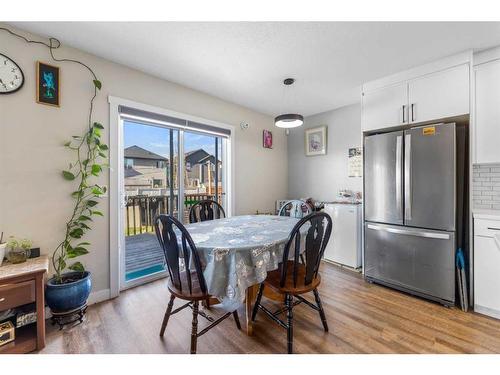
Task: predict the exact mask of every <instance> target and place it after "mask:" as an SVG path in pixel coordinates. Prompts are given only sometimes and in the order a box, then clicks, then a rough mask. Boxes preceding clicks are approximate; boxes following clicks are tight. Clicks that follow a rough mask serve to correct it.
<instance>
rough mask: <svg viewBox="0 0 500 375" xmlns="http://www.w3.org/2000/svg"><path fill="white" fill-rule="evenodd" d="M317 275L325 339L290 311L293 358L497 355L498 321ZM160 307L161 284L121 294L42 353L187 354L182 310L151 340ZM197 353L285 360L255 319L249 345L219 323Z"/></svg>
mask: <svg viewBox="0 0 500 375" xmlns="http://www.w3.org/2000/svg"><path fill="white" fill-rule="evenodd" d="M321 275H322V283H321V286H320V289H319V290H320V294H321V297H322V302H323V305H324V307H325V312H326V316H327V319H328V325H329V327H330V332H328V333H325V332H323V328H322V326H321V320H320V318H319V316H318V313H317V312H316V311H314V310H312V309H311V308H309V307H307V306H305V305H303V304H301V305H299V306H297V307H296V308H295V309H294V336H295V337H294V351H295V352H296V353H492V352H493V353H500V320H495V319H492V318H488V317H485V316H482V315H479V314H475V313H464V312H462V311H460V310H459V309H456V308H452V309H448V308H445V307H443V306H441V305H439V304H435V303H431V302H427V301H425V300H422V299H418V298H415V297H412V296H409V295H406V294H403V293H400V292H396V291H393V290H391V289H388V288H384V287H382V286H378V285H375V284H369V283H367V282H365V281H364V280H363V279H362V277H361V276H360V275H358V274H355V273H353V272H350V271H346V270H341V269H340V268H338V267H336V266H333V265H330V264H324V265H322V268H321ZM311 297H312V296H311ZM311 297H310V298H311ZM167 303H168V291H167V287H166V280H160V281H155V282H153V283H150V284H148V285H144V286H140V287H137V288H134V289H129V290H127V291H125V292H123V293H122V294H121V295H120V297H119V298H117V299H114V300H112V301H107V302H103V303H101V304H98V305H95V306H91V307H90V308H89V310H88V316H87V321H86V322H85V323H84V324H82V325H79V326H76V327H73V328H71V329H67V330H63V331H58V330H57V329H56V328H54V327H51V326H50V325H49V324H48V327H47V346H46V348H45V349H44V350H43V351H42V353H186V354H187V353H189V345H190V332H191V331H190V330H191V310H190V309H185V310H183V311H181V312H180V313H178V314H176V315H174V316H173V317H172V318H171V319H170V321H169V324H168V327H167V330H166V332H165V337H164V338H163V340H162V339H161V338H160V337H159V331H160V326H161V322H162V319H163V314H164V312H165V309H166V306H167ZM263 303H264V304H267V305H268V306H269V305H271V304H272V302H270V301H269V300H265V299H263ZM179 305H180V302H176V306H179ZM243 314H244V311H243V308H242V309H241V311H240V317H243V316H244V315H243ZM204 324H206V322H205V321H204V319H203V318H200V325H202V326H203V325H204ZM198 353H286V331H285V330H284V329H282V328H280V327H279V326H277V325H276V324H275V323H273V322H271V321H270V319H268V318H267V317H266V316H265V315H264V314H259V315H258V316H257V321H256V323H255V325H254V334H253V336H251V337H249V336H247V335H246V334H245V333H244V332H243V331H238V330H237V329H236V327H235V324H234V322H233V321H232V320H231V319H227V320H226V321H224V322H223V323H221V324H220V325H218V326H217V327H215V328H214V329H212V330H211V331H209V332H208V333H207V334H205V335H203V336H202V337H201V338H200V339H199V341H198Z"/></svg>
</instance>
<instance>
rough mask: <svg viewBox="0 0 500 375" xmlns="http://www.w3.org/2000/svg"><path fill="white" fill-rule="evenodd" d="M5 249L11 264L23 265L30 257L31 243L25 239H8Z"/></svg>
mask: <svg viewBox="0 0 500 375" xmlns="http://www.w3.org/2000/svg"><path fill="white" fill-rule="evenodd" d="M6 245H7V249H9V252H8V253H7V259H8V260H9V262H11V263H12V264H17V263H23V262H26V259H28V258H29V256H30V249H31V245H32V242H31V241H30V240H28V239H26V238H24V239H22V240H20V239H17V238H15V237H12V236H11V237H9V240H8V241H7V244H6Z"/></svg>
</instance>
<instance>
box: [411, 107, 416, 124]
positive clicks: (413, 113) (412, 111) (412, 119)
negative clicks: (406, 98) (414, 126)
mask: <svg viewBox="0 0 500 375" xmlns="http://www.w3.org/2000/svg"><path fill="white" fill-rule="evenodd" d="M413 121H415V103H411V122H413Z"/></svg>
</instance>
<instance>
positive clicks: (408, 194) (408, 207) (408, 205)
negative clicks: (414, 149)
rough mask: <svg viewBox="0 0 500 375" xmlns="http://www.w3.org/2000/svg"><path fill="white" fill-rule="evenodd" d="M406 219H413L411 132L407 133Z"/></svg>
mask: <svg viewBox="0 0 500 375" xmlns="http://www.w3.org/2000/svg"><path fill="white" fill-rule="evenodd" d="M405 220H411V134H406V135H405Z"/></svg>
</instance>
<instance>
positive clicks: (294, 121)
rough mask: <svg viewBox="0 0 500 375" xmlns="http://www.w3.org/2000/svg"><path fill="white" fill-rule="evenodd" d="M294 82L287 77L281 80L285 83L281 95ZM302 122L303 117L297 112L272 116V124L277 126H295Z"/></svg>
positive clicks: (288, 89)
mask: <svg viewBox="0 0 500 375" xmlns="http://www.w3.org/2000/svg"><path fill="white" fill-rule="evenodd" d="M294 82H295V79H293V78H287V79H285V80H284V81H283V84H284V85H285V87H284V91H283V96H285V94H286V92H285V91H290V89H291V87H290V86H291V85H293V83H294ZM303 123H304V117H303V116H302V115H299V114H298V113H284V114H282V115H279V116H277V117H275V118H274V125H276V126H277V127H278V128H296V127H298V126H301V125H302V124H303Z"/></svg>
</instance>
